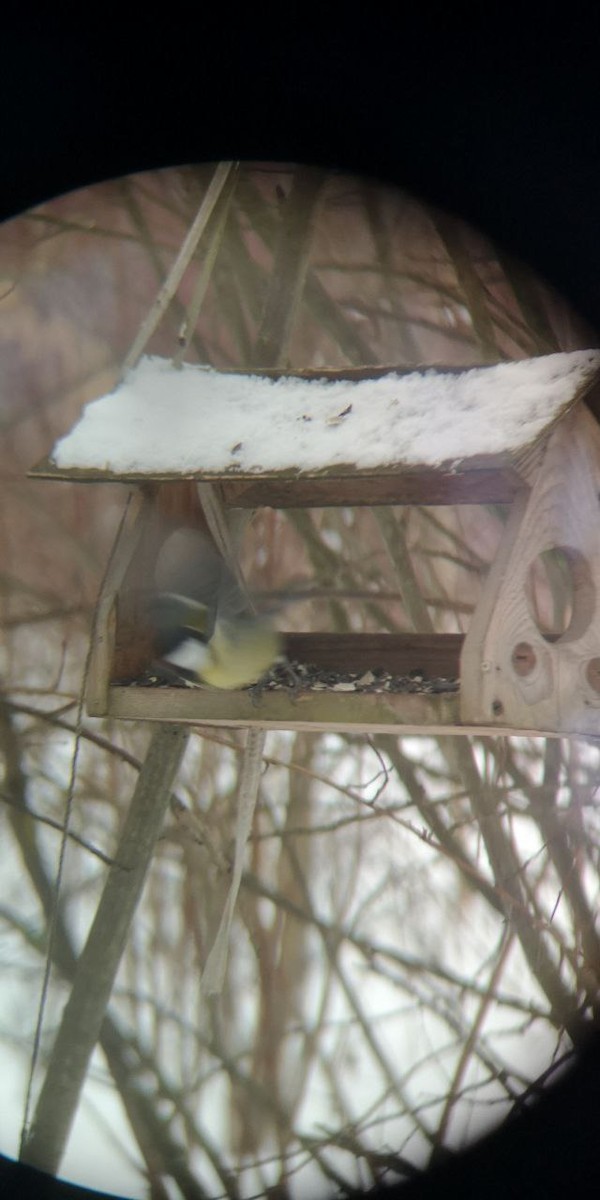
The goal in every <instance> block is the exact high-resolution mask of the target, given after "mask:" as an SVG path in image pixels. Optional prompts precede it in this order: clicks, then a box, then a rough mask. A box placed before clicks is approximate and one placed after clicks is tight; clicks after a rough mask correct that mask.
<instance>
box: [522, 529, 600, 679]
mask: <svg viewBox="0 0 600 1200" xmlns="http://www.w3.org/2000/svg"><path fill="white" fill-rule="evenodd" d="M525 594H526V597H527V603H528V606H529V611H530V614H531V616H532V618H533V620H534V622H535V624H536V627H537V629H538V630H539V632H540V633H541V635H542V637H543V638H544V639H545V641H547V642H556V641H558V640H559V639H565V640H573V639H575V638H578V637H581V635H582V633H583V632H584V631H585V630H586V629H587V627H588V625H589V623H590V621H591V620H592V617H593V614H594V608H595V600H596V595H595V589H594V585H593V582H592V577H591V573H590V569H589V567H588V564H587V562H586V559H585V558H584V557H583V555H582V554H580V552H579V551H578V550H574V549H573V548H572V547H570V546H551V547H550V548H549V549H547V550H543V551H542V553H541V554H538V555H537V557H536V558H535V559H534V560H533V562H532V563H531V565H530V567H529V570H528V572H527V576H526V579H525ZM516 669H517V668H516V666H515V670H516ZM519 673H523V674H526V672H519Z"/></svg>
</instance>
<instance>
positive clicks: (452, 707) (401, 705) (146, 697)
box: [108, 686, 558, 737]
mask: <svg viewBox="0 0 600 1200" xmlns="http://www.w3.org/2000/svg"><path fill="white" fill-rule="evenodd" d="M108 712H109V715H110V716H111V717H115V718H118V719H119V720H133V721H140V720H141V721H175V722H177V723H184V722H190V723H192V724H195V725H200V726H207V727H214V728H231V729H235V728H249V727H250V728H255V729H290V730H302V731H305V732H308V733H319V732H323V731H331V730H339V731H340V732H342V733H354V734H356V733H361V732H364V733H394V734H397V735H399V734H400V735H403V736H409V735H410V736H414V735H424V736H431V737H434V736H438V735H443V734H450V733H451V734H461V735H465V736H473V735H480V736H483V735H488V734H493V735H494V736H499V735H502V736H506V737H510V736H524V735H526V736H528V737H542V736H543V737H555V736H558V735H557V734H556V732H555V731H553V730H539V729H532V730H530V729H515V728H514V727H510V726H508V725H506V726H498V725H494V726H493V727H492V726H489V725H484V724H481V725H477V724H464V725H463V724H461V721H460V712H459V698H458V695H457V694H456V693H454V694H452V693H447V694H445V695H423V694H409V695H407V694H389V695H376V694H373V693H371V694H364V693H363V694H359V693H354V694H347V693H341V694H338V693H335V692H327V693H307V694H304V695H302V694H300V695H298V696H294V695H293V693H292V694H290V693H287V692H283V691H276V692H267V693H265V694H264V695H263V696H262V697H261V699H260V700H258V701H253V700H252V698H251V696H250V694H249V693H248V692H230V693H224V692H218V691H209V690H208V689H207V690H204V689H200V688H190V689H188V688H141V687H130V688H124V687H114V686H113V687H111V688H110V689H109V697H108Z"/></svg>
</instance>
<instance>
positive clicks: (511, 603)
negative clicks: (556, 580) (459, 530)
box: [461, 406, 600, 736]
mask: <svg viewBox="0 0 600 1200" xmlns="http://www.w3.org/2000/svg"><path fill="white" fill-rule="evenodd" d="M599 494H600V431H599V430H598V426H597V425H596V422H595V420H594V419H593V418H592V417H591V415H590V413H589V412H588V411H587V410H586V409H585V408H584V407H583V406H582V407H580V408H579V409H578V410H576V411H575V412H573V413H571V414H570V415H569V416H568V417H567V418H566V419H565V420H564V421H563V422H562V423H561V424H560V425H559V426H557V427H556V429H555V431H554V433H553V434H552V437H551V438H550V441H549V443H548V447H547V450H546V454H545V456H544V460H543V463H542V465H541V467H540V470H539V474H538V476H537V479H536V481H535V484H534V487H533V489H532V491H531V494H530V496H529V500H528V502H527V506H526V511H525V513H524V514H523V515H522V518H519V515H518V513H516V514H515V518H514V523H513V525H512V526H509V528H508V529H507V534H506V538H505V543H504V545H503V547H502V548H501V552H500V556H499V560H498V563H497V564H496V565H495V567H494V569H493V570H492V572H491V573H490V579H489V580H488V588H487V589H485V590H484V595H483V597H482V602H481V605H480V609H479V611H478V612H477V614H476V615H475V617H474V619H473V621H472V624H471V628H470V630H469V633H468V635H467V638H466V641H465V646H464V649H463V655H462V682H463V691H462V704H461V716H462V720H463V721H465V722H466V721H477V722H482V723H483V722H485V723H486V724H487V723H488V722H489V723H490V724H491V725H494V723H497V724H498V725H500V724H506V723H508V724H510V725H513V726H515V727H517V728H522V729H528V728H529V729H531V728H537V729H549V728H550V729H553V730H555V731H556V732H557V733H559V734H560V733H564V734H568V733H572V734H575V733H579V734H585V735H591V736H598V735H599V734H600V610H599V599H600V509H599V501H598V496H599ZM547 551H554V552H556V551H558V552H560V554H561V555H562V556H563V560H564V564H565V566H566V568H567V569H568V573H569V574H570V587H571V593H572V600H571V615H570V620H569V621H568V622H567V626H566V629H564V630H562V631H559V633H557V634H556V635H554V634H552V633H549V632H548V631H547V630H545V629H544V628H543V625H542V623H541V622H540V620H539V614H538V615H536V609H535V604H534V603H533V602H532V565H533V564H539V563H540V561H541V560H540V556H542V555H544V554H545V553H546V552H547Z"/></svg>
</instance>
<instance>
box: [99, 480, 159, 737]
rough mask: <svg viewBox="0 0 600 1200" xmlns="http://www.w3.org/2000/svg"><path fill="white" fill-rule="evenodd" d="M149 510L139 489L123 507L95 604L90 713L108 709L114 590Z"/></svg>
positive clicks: (114, 620) (125, 569)
mask: <svg viewBox="0 0 600 1200" xmlns="http://www.w3.org/2000/svg"><path fill="white" fill-rule="evenodd" d="M151 511H152V510H151V504H150V501H149V500H148V498H147V497H146V496H144V495H143V493H142V492H139V491H138V492H135V493H134V495H133V496H132V497H131V498H130V501H129V504H128V507H127V509H126V511H125V515H124V517H123V522H122V524H121V528H120V530H119V533H118V535H117V540H116V542H115V544H114V547H113V551H112V556H111V559H110V561H109V565H108V568H107V571H106V575H105V577H104V581H103V585H102V590H101V592H100V596H99V599H98V603H97V605H96V616H95V621H94V628H93V630H92V652H91V656H90V665H89V670H88V677H87V681H86V694H85V700H86V708H87V711H88V713H89V715H90V716H93V717H102V716H105V714H106V712H107V694H108V684H109V680H110V678H111V675H112V670H113V662H114V657H115V645H116V636H117V633H116V601H117V594H118V591H119V588H120V587H121V584H122V582H123V579H124V576H125V574H126V571H127V568H128V566H129V564H130V562H131V558H132V555H133V553H134V550H135V548H136V546H137V544H138V541H139V538H140V535H141V532H142V529H143V527H144V525H145V523H146V521H147V519H148V517H149V515H150V513H151Z"/></svg>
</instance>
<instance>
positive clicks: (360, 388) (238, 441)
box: [33, 350, 600, 480]
mask: <svg viewBox="0 0 600 1200" xmlns="http://www.w3.org/2000/svg"><path fill="white" fill-rule="evenodd" d="M599 375H600V351H598V350H579V351H575V352H572V353H564V354H551V355H546V356H544V357H540V358H531V359H525V360H522V361H520V362H507V363H500V364H498V365H495V366H490V367H475V368H469V369H465V370H456V369H443V368H441V369H440V368H436V369H433V368H430V369H427V368H424V369H421V370H418V371H406V370H398V369H393V368H385V369H382V368H361V369H359V370H355V371H352V370H349V371H326V370H323V371H322V372H320V371H312V372H287V373H285V372H281V371H277V372H257V373H253V374H244V373H241V372H238V371H228V372H223V371H217V370H214V369H212V368H209V367H203V366H196V365H189V364H184V365H183V366H182V367H181V368H179V369H176V368H174V367H173V366H172V365H171V363H170V362H169V361H168V360H165V359H161V358H154V357H147V358H143V359H142V360H141V361H140V363H139V364H138V366H137V367H135V368H134V369H133V370H131V371H130V372H129V373H128V375H127V376H126V378H125V379H124V380H123V382H122V383H121V384H120V385H119V386H118V387H117V388H116V389H115V390H114V391H113V392H111V393H109V394H108V395H105V396H102V397H100V398H99V399H97V400H94V401H92V402H91V403H89V404H87V405H86V407H85V408H84V410H83V413H82V415H81V418H80V420H79V421H78V423H77V424H76V425H75V426H74V428H73V429H72V431H71V432H70V433H68V434H67V435H66V436H65V437H63V438H61V439H60V440H59V441H58V442H57V443H56V445H55V446H54V449H53V450H52V452H51V455H50V456H49V460H47V461H46V463H44V464H40V466H39V467H38V468H36V469H35V470H34V472H33V473H34V474H39V475H44V476H48V475H53V476H58V477H61V478H73V477H75V478H77V477H79V478H82V477H83V478H87V479H113V480H114V479H127V480H137V479H140V480H141V479H145V478H147V479H170V478H173V479H177V478H199V479H201V478H208V479H210V478H236V477H238V478H239V477H241V478H248V477H252V476H256V475H269V476H274V475H278V474H285V475H288V476H289V475H292V476H296V475H305V476H310V475H320V474H330V475H338V474H339V475H343V474H345V473H348V472H358V473H369V474H373V473H376V472H378V471H386V472H387V471H392V470H394V471H402V470H405V471H406V470H408V471H410V470H412V469H416V468H419V467H424V468H427V469H429V470H445V471H456V470H461V469H464V467H465V465H466V464H470V465H473V463H474V461H475V460H478V461H479V460H481V463H480V465H487V464H489V465H492V464H501V463H503V462H509V461H512V460H513V459H514V457H515V456H517V455H519V454H521V453H523V452H524V451H525V450H526V449H527V448H528V447H530V446H532V445H533V444H535V443H536V442H537V441H539V440H540V438H541V437H542V436H543V435H544V433H546V432H547V431H548V430H549V429H550V428H551V427H552V426H553V425H554V424H555V423H556V421H558V420H560V419H561V417H563V416H564V415H565V413H566V412H567V410H568V409H569V408H570V407H571V406H572V405H573V404H574V403H576V402H577V401H579V400H580V399H581V398H582V396H583V394H584V393H587V392H588V391H589V390H590V388H591V386H592V384H593V383H594V382H595V381H596V380H597V379H598V377H599ZM315 376H316V377H315Z"/></svg>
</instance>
